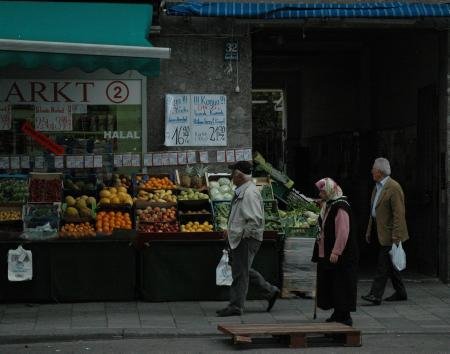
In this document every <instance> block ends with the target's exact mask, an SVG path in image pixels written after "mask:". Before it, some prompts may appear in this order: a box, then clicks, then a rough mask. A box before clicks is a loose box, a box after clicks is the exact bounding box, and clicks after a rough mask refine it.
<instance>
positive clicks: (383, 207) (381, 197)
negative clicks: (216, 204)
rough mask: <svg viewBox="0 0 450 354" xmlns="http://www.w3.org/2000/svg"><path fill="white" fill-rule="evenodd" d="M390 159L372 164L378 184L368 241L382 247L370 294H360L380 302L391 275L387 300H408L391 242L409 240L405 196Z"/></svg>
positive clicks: (376, 302) (367, 299) (373, 174)
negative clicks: (391, 254)
mask: <svg viewBox="0 0 450 354" xmlns="http://www.w3.org/2000/svg"><path fill="white" fill-rule="evenodd" d="M390 174H391V167H390V164H389V161H388V160H387V159H385V158H383V157H380V158H377V159H376V160H375V162H374V164H373V167H372V176H373V180H374V181H375V187H374V189H373V191H372V198H371V204H370V205H371V212H370V216H369V224H368V226H367V231H366V241H367V242H368V243H370V242H371V241H372V240H376V242H377V243H378V246H379V251H378V264H377V270H376V275H375V278H374V279H373V282H372V287H371V289H370V293H369V294H367V295H363V296H361V297H362V298H363V299H364V300H366V301H369V302H371V303H373V304H374V305H380V304H381V299H382V296H383V293H384V289H385V287H386V282H387V279H388V278H390V279H391V281H392V286H393V287H394V290H395V293H394V294H392V295H391V296H389V297H387V298H386V299H384V300H385V301H404V300H407V294H406V289H405V286H404V285H403V282H402V278H401V275H400V272H399V271H398V270H397V269H395V267H394V266H393V264H392V260H391V257H390V255H389V251H390V250H391V247H392V243H396V244H398V243H399V242H400V241H401V242H404V241H406V240H407V239H408V238H409V236H408V228H407V226H406V219H405V197H404V194H403V190H402V187H401V186H400V184H399V183H398V182H397V181H395V180H394V179H393V178H391V177H390Z"/></svg>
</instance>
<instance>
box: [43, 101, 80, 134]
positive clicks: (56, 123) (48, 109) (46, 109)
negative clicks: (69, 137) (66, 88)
mask: <svg viewBox="0 0 450 354" xmlns="http://www.w3.org/2000/svg"><path fill="white" fill-rule="evenodd" d="M34 128H35V129H36V130H38V131H47V132H55V131H71V130H73V127H72V106H71V105H68V104H64V103H60V104H58V103H49V104H45V103H39V104H36V105H35V106H34Z"/></svg>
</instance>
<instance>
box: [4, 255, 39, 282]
mask: <svg viewBox="0 0 450 354" xmlns="http://www.w3.org/2000/svg"><path fill="white" fill-rule="evenodd" d="M31 279H33V258H32V254H31V251H28V250H25V249H23V248H22V246H19V247H17V248H16V249H15V250H9V251H8V280H9V281H25V280H31Z"/></svg>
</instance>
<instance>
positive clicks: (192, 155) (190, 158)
mask: <svg viewBox="0 0 450 354" xmlns="http://www.w3.org/2000/svg"><path fill="white" fill-rule="evenodd" d="M196 162H197V153H196V152H195V151H188V152H187V163H188V164H192V163H196Z"/></svg>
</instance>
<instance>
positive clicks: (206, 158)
mask: <svg viewBox="0 0 450 354" xmlns="http://www.w3.org/2000/svg"><path fill="white" fill-rule="evenodd" d="M199 156H200V162H201V163H208V162H209V156H208V151H200V153H199Z"/></svg>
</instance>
